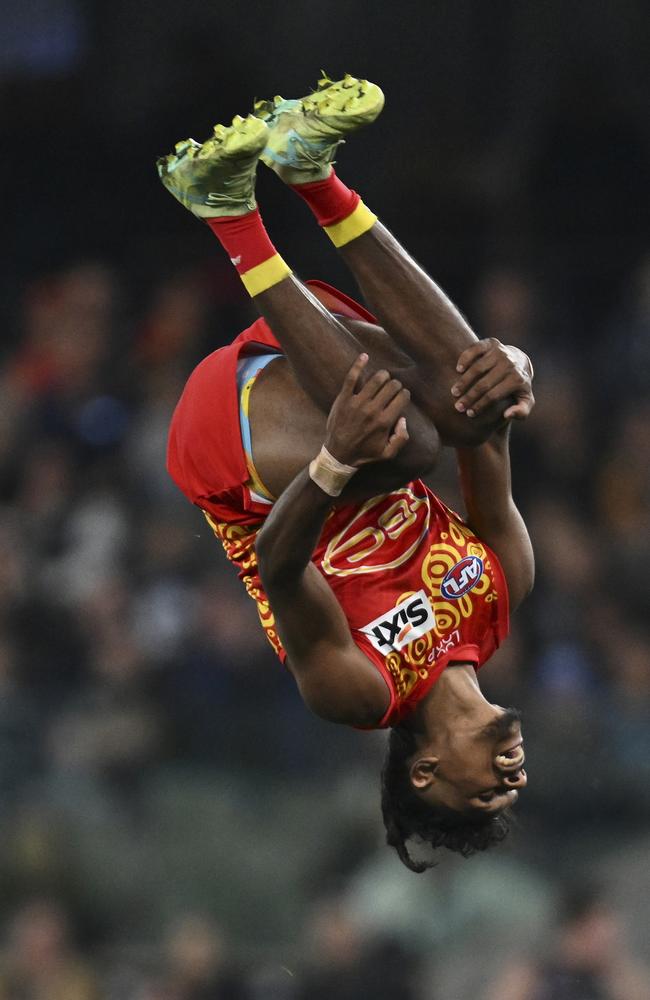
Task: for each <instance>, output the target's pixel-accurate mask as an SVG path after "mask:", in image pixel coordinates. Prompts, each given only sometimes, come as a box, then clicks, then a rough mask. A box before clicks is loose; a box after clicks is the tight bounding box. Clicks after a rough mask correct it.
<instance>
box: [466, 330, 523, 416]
mask: <svg viewBox="0 0 650 1000" xmlns="http://www.w3.org/2000/svg"><path fill="white" fill-rule="evenodd" d="M456 371H457V372H458V378H457V379H456V381H455V382H454V384H453V386H452V387H451V394H452V396H453V397H454V398H455V403H454V405H455V407H456V409H457V410H458V411H459V412H460V413H466V414H467V416H468V417H470V418H472V417H477V416H478V415H479V413H482V412H483V410H485V409H486V408H487V407H488V406H491V405H493V404H496V403H504V404H505V409H504V412H503V418H504V420H525V419H526V417H528V416H529V415H530V412H531V410H532V409H533V406H534V405H535V397H534V396H533V389H532V383H533V366H532V364H531V360H530V358H529V357H528V355H527V354H524V352H523V351H520V350H519V348H518V347H512V346H510V345H508V344H502V343H501V341H500V340H497V339H496V338H495V337H488V338H487V340H479V341H478V343H476V344H472V346H471V347H468V348H467V350H466V351H463V353H462V354H461V356H460V357H459V359H458V363H457V365H456Z"/></svg>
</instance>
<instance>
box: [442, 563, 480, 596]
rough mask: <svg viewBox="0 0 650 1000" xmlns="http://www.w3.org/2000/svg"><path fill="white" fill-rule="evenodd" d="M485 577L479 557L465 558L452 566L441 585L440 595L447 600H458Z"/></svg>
mask: <svg viewBox="0 0 650 1000" xmlns="http://www.w3.org/2000/svg"><path fill="white" fill-rule="evenodd" d="M482 575H483V560H482V559H479V557H478V556H465V558H464V559H461V560H460V562H457V563H456V565H455V566H452V567H451V569H450V570H449V572H448V573H447V575H446V576H445V578H444V580H443V581H442V583H441V584H440V593H441V594H442V596H443V597H446V598H447V600H452V601H454V600H458V598H459V597H463V596H464V595H465V594H466V593H467V592H468V591H470V590H471V589H472V587H475V586H476V584H477V583H478V582H479V580H480V579H481V576H482Z"/></svg>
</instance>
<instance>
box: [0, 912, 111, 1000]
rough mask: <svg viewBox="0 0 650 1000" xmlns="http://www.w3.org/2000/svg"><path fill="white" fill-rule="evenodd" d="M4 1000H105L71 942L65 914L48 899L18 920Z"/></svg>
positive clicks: (8, 950) (4, 971) (0, 985)
mask: <svg viewBox="0 0 650 1000" xmlns="http://www.w3.org/2000/svg"><path fill="white" fill-rule="evenodd" d="M0 1000H101V992H100V990H99V986H98V983H97V980H96V978H95V976H94V974H93V972H92V970H91V968H90V966H89V965H88V963H87V962H86V961H85V960H84V959H83V958H82V957H81V956H80V955H79V954H78V953H77V951H76V949H75V947H74V945H73V944H72V941H71V939H70V928H69V926H68V920H67V917H66V914H65V913H64V911H63V910H62V909H61V908H60V906H58V905H57V904H56V903H53V902H51V901H49V900H46V899H39V900H35V901H34V902H32V903H29V904H28V905H26V906H25V907H23V909H21V910H19V911H18V913H17V914H16V915H15V916H14V917H13V919H12V921H11V925H10V927H9V932H8V936H7V939H6V942H5V948H4V954H3V956H2V965H1V970H0Z"/></svg>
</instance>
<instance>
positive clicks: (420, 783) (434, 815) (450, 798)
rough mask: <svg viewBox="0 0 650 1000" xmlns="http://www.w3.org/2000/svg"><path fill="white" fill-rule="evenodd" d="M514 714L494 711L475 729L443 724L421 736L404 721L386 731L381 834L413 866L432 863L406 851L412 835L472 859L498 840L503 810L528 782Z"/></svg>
mask: <svg viewBox="0 0 650 1000" xmlns="http://www.w3.org/2000/svg"><path fill="white" fill-rule="evenodd" d="M523 764H524V753H523V745H522V739H521V727H520V724H519V713H518V712H517V711H516V710H515V709H512V708H509V709H496V708H495V716H494V718H493V719H492V720H491V721H490V722H488V723H486V724H484V725H481V726H479V727H473V726H466V727H463V726H460V727H456V728H454V727H451V726H446V727H444V728H442V727H441V732H440V734H439V735H438V736H435V735H434V736H433V737H432V738H429V737H427V738H426V739H423V738H422V737H421V736H416V735H415V733H414V732H413V731H412V730H411V729H410V728H408V727H407V726H404V725H400V726H396V727H395V728H394V729H392V730H391V732H390V736H389V740H388V750H387V754H386V760H385V763H384V768H383V772H382V812H383V816H384V823H385V826H386V839H387V841H388V843H389V844H390V845H391V846H392V847H394V848H395V849H396V851H397V853H398V854H399V857H400V859H401V861H402V862H403V863H404V864H405V865H406V866H407V867H408V868H410V869H411V871H415V872H421V871H424V870H425V869H426V868H429V867H431V864H432V863H433V862H431V861H429V862H424V861H422V862H421V861H416V860H414V859H413V858H412V857H411V855H410V854H409V851H408V848H407V842H408V841H409V840H411V839H415V840H418V841H420V842H421V843H425V844H429V845H430V846H431V847H433V848H437V847H446V848H448V849H449V850H451V851H456V852H458V853H459V854H462V855H463V857H469V856H470V855H471V854H474V853H475V852H476V851H484V850H486V849H487V848H488V847H492V846H493V845H494V844H498V843H500V841H502V840H503V839H504V837H505V836H506V835H507V833H508V828H509V814H508V809H509V807H510V806H512V805H514V803H515V802H516V800H517V797H518V793H519V789H521V788H523V787H524V786H525V785H526V781H527V778H526V772H525V771H524V769H523Z"/></svg>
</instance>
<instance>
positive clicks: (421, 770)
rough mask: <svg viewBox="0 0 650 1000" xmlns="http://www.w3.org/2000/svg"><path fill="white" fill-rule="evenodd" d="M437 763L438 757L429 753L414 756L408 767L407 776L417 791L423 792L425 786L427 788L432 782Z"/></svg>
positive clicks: (434, 777)
mask: <svg viewBox="0 0 650 1000" xmlns="http://www.w3.org/2000/svg"><path fill="white" fill-rule="evenodd" d="M439 763H440V761H439V760H438V758H437V757H433V756H431V755H430V754H426V755H425V756H422V757H416V759H415V760H414V761H413V763H412V764H411V766H410V768H409V777H410V779H411V784H412V785H413V787H414V788H416V789H417V790H418V792H423V791H424V790H425V788H429V786H430V785H432V784H433V783H434V781H435V780H436V771H437V770H438V764H439Z"/></svg>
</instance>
